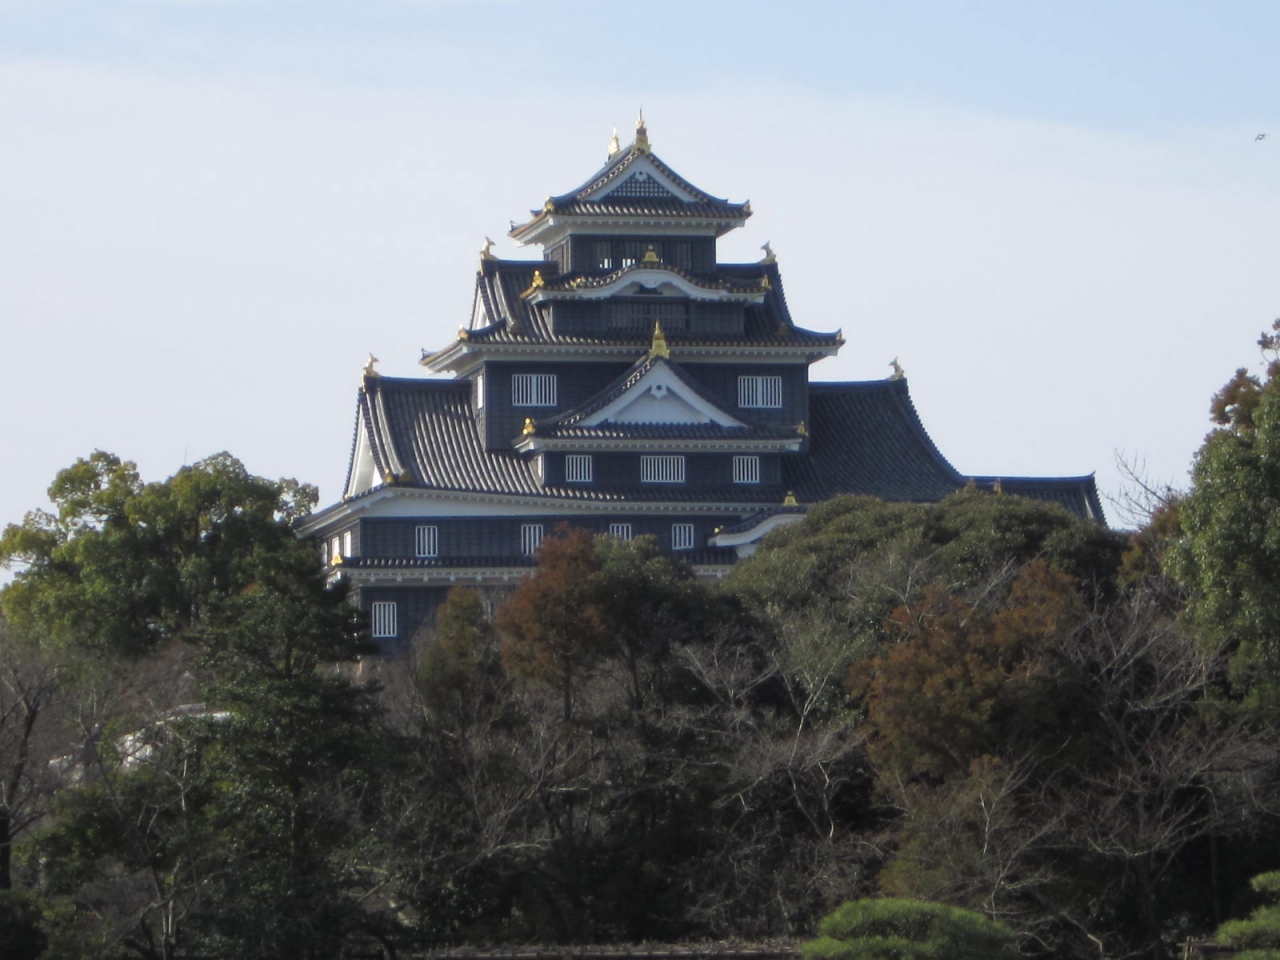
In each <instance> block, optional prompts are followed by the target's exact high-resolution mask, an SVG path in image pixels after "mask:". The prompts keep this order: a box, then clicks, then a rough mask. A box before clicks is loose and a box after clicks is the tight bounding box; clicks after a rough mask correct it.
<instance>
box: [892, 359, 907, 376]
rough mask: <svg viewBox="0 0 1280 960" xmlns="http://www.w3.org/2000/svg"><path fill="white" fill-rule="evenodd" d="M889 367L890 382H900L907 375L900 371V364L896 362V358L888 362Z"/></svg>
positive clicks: (905, 372)
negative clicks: (890, 368) (891, 371)
mask: <svg viewBox="0 0 1280 960" xmlns="http://www.w3.org/2000/svg"><path fill="white" fill-rule="evenodd" d="M889 366H891V367H893V373H891V374H890V375H889V379H890V380H901V379H902V378H903V377H905V376H906V375H907V371H905V370H903V369H902V364H900V363H899V362H898V358H897V357H894V358H893V359H892V360H890V361H889Z"/></svg>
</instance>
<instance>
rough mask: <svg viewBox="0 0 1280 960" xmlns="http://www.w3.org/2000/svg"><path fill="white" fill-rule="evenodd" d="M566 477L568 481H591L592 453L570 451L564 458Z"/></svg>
mask: <svg viewBox="0 0 1280 960" xmlns="http://www.w3.org/2000/svg"><path fill="white" fill-rule="evenodd" d="M564 479H565V482H567V483H590V482H591V454H589V453H570V454H568V455H566V456H565V458H564Z"/></svg>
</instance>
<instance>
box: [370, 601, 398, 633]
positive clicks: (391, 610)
mask: <svg viewBox="0 0 1280 960" xmlns="http://www.w3.org/2000/svg"><path fill="white" fill-rule="evenodd" d="M369 618H370V621H371V626H372V634H373V638H374V639H375V640H390V639H394V638H395V637H397V636H398V635H399V631H398V630H397V629H396V627H397V624H396V604H395V601H394V600H390V601H389V600H376V601H374V602H373V603H371V604H370V605H369Z"/></svg>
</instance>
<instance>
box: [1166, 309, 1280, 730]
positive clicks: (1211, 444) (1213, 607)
mask: <svg viewBox="0 0 1280 960" xmlns="http://www.w3.org/2000/svg"><path fill="white" fill-rule="evenodd" d="M1277 329H1280V321H1277ZM1259 342H1260V344H1261V345H1262V347H1263V349H1264V351H1265V352H1267V353H1268V354H1270V355H1272V356H1273V357H1274V355H1275V352H1276V348H1277V342H1276V339H1275V336H1274V335H1268V334H1264V335H1263V337H1262V339H1261V340H1260V341H1259ZM1276 373H1277V370H1276V364H1275V362H1274V361H1273V362H1272V363H1271V364H1270V365H1269V368H1268V371H1267V376H1266V379H1265V380H1259V379H1258V378H1257V377H1254V376H1252V375H1249V374H1247V373H1246V372H1245V371H1243V370H1241V371H1237V373H1236V376H1235V377H1234V378H1233V379H1232V381H1231V382H1230V383H1228V384H1227V386H1226V387H1224V388H1223V390H1222V391H1221V392H1219V394H1218V395H1217V396H1215V398H1214V403H1213V408H1212V413H1213V417H1214V420H1215V422H1217V423H1219V424H1220V426H1219V427H1218V429H1216V430H1214V431H1213V432H1212V433H1210V434H1209V436H1208V437H1207V438H1206V439H1205V442H1204V445H1203V446H1202V447H1201V448H1200V451H1199V453H1197V454H1196V460H1195V465H1194V467H1193V469H1192V489H1191V492H1190V493H1189V494H1188V495H1187V497H1186V498H1185V500H1184V501H1183V503H1182V507H1181V516H1180V519H1181V526H1182V531H1183V537H1182V539H1181V541H1180V542H1179V543H1178V544H1177V545H1176V546H1175V548H1174V550H1173V552H1172V555H1171V558H1170V568H1171V569H1172V571H1173V573H1174V574H1175V575H1176V576H1177V577H1178V578H1179V579H1180V580H1181V581H1182V582H1183V583H1184V584H1186V586H1187V588H1188V590H1189V593H1190V602H1189V604H1188V614H1189V616H1190V618H1191V620H1192V622H1193V623H1194V624H1195V626H1196V629H1197V630H1199V631H1200V632H1201V633H1202V634H1203V635H1204V636H1205V638H1206V641H1208V642H1211V643H1215V644H1222V645H1225V646H1228V647H1230V648H1231V649H1233V650H1234V651H1236V656H1235V661H1234V663H1233V679H1234V681H1235V682H1236V684H1237V687H1238V689H1240V690H1242V691H1244V692H1246V693H1248V694H1250V695H1251V696H1252V697H1253V699H1254V701H1255V702H1256V703H1258V704H1269V705H1270V706H1271V707H1275V706H1276V705H1277V704H1280V641H1278V640H1277V638H1280V586H1278V585H1280V382H1278V381H1277V379H1276Z"/></svg>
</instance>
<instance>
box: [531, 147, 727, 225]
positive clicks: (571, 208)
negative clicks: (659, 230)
mask: <svg viewBox="0 0 1280 960" xmlns="http://www.w3.org/2000/svg"><path fill="white" fill-rule="evenodd" d="M640 157H647V158H648V160H649V162H650V163H652V164H653V166H654V167H655V168H656V169H657V170H658V171H659V172H660V173H661V174H662V175H663V176H665V177H666V178H667V179H668V180H669V181H670V182H671V183H673V184H675V185H676V186H677V187H678V188H680V189H681V190H682V191H683V192H685V193H687V194H689V195H690V196H692V197H693V198H694V199H693V200H692V201H688V202H686V201H683V200H680V199H679V198H678V197H676V196H674V195H673V194H672V193H671V192H670V191H668V190H666V189H665V188H662V187H660V186H659V185H658V184H657V183H656V182H654V181H652V179H651V180H650V184H651V186H652V188H653V189H645V190H637V189H635V186H636V183H635V181H633V180H632V177H634V173H633V172H632V168H633V167H634V166H635V165H636V162H637V161H638V160H639V158H640ZM601 191H604V192H603V193H602V192H601ZM594 194H599V196H597V197H596V199H595V200H594V201H590V200H588V199H587V198H588V197H590V196H592V195H594ZM548 207H549V208H550V209H548ZM552 211H554V212H555V213H556V214H569V215H581V216H637V217H645V216H649V217H652V216H657V217H682V218H695V219H697V218H701V219H707V220H717V221H722V220H740V219H744V218H746V217H749V216H750V215H751V209H750V204H746V203H730V202H729V201H728V200H725V199H723V198H721V197H713V196H712V195H711V194H709V193H707V192H706V191H704V190H700V189H699V188H698V187H695V186H694V185H693V184H692V183H690V182H689V181H688V180H686V179H685V178H684V177H682V176H680V174H678V173H676V172H675V171H674V170H672V169H671V168H670V167H669V166H667V165H666V164H665V163H663V162H662V160H660V159H659V158H658V156H657V155H656V154H653V153H644V152H641V151H638V150H636V149H635V148H634V147H632V148H630V149H627V150H623V151H620V152H618V153H617V154H615V155H614V156H613V157H611V158H610V159H609V161H608V163H606V164H605V165H604V166H603V167H601V168H600V169H599V170H598V171H596V173H594V174H592V176H591V178H590V179H588V180H587V181H586V182H585V183H583V184H582V185H581V186H579V187H576V188H575V189H573V190H570V191H568V192H567V193H562V194H560V195H559V196H555V197H549V198H548V200H547V206H544V207H543V209H541V210H530V211H529V213H530V214H531V215H532V219H531V220H530V221H529V222H528V223H524V224H520V225H518V226H515V227H513V228H512V230H511V235H512V236H516V235H518V234H521V233H523V232H524V231H525V230H526V229H527V228H528V227H530V226H531V225H533V224H534V223H536V222H537V221H538V220H539V219H541V218H542V217H544V216H545V215H546V214H547V213H549V212H552Z"/></svg>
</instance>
